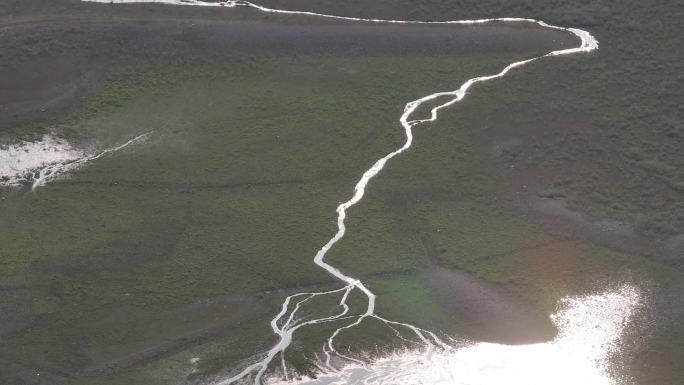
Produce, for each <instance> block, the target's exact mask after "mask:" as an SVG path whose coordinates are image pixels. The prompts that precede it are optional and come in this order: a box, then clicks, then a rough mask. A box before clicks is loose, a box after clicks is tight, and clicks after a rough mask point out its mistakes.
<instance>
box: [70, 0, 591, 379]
mask: <svg viewBox="0 0 684 385" xmlns="http://www.w3.org/2000/svg"><path fill="white" fill-rule="evenodd" d="M83 1H88V2H96V3H106V4H110V3H115V4H123V3H162V4H174V5H185V6H203V7H248V8H253V9H255V10H258V11H261V12H267V13H278V14H288V15H302V16H310V17H320V18H328V19H337V20H348V21H356V22H367V23H394V24H453V25H469V24H485V23H492V22H506V23H527V24H536V25H538V26H541V27H543V28H549V29H555V30H562V31H567V32H569V33H572V34H574V35H575V36H577V38H578V39H579V42H580V44H579V45H578V46H577V47H575V48H570V49H563V50H557V51H552V52H549V53H547V54H545V55H541V56H538V57H533V58H530V59H526V60H522V61H517V62H514V63H511V64H509V65H507V66H506V67H504V68H503V69H502V70H501V71H499V72H498V73H495V74H489V75H483V76H478V77H475V78H472V79H468V80H467V81H466V82H465V83H463V84H462V85H461V86H460V87H458V88H457V89H454V90H451V91H441V92H435V93H433V94H430V95H426V96H423V97H421V98H419V99H416V100H413V101H410V102H408V103H407V104H406V105H405V106H404V111H403V113H402V115H401V116H400V117H399V122H400V124H401V126H402V127H403V129H404V132H405V135H406V141H405V142H404V144H403V145H402V146H401V147H399V148H397V149H396V150H394V151H392V152H390V153H389V154H386V155H385V156H383V157H382V158H380V159H378V160H377V161H376V162H375V163H374V164H373V165H372V166H371V167H370V168H368V169H367V170H366V171H365V172H364V173H363V175H362V176H361V178H360V179H359V181H358V182H357V183H356V185H355V187H354V193H353V195H352V196H351V198H350V199H349V200H347V201H346V202H343V203H341V204H340V205H339V206H337V209H336V212H337V232H336V233H335V234H334V235H333V236H332V237H331V238H330V239H329V240H328V242H327V243H326V244H325V245H323V246H322V247H321V248H320V250H318V252H317V253H316V254H315V256H314V258H313V261H314V263H315V264H316V265H318V266H319V267H321V268H322V269H324V270H325V271H327V272H328V273H329V274H330V275H332V276H333V277H335V278H336V279H337V280H339V281H340V282H341V283H342V285H343V286H342V287H340V288H339V289H336V290H331V291H323V292H306V293H297V294H294V295H291V296H289V297H287V298H286V299H285V301H284V302H283V303H282V306H281V310H280V312H279V313H278V314H276V315H275V317H274V318H273V319H272V320H271V323H270V324H271V329H272V331H273V333H275V334H276V335H277V336H278V337H279V341H278V343H277V344H275V346H273V347H272V348H271V349H270V350H269V351H268V352H267V353H266V354H265V355H264V356H263V358H262V359H261V360H259V361H258V362H255V363H253V364H252V365H249V366H248V367H246V368H244V370H242V371H241V372H239V373H237V374H236V375H234V376H233V377H231V378H228V379H225V380H222V381H219V382H217V385H230V384H233V383H237V382H239V381H242V380H246V379H247V378H248V377H249V376H252V375H253V376H254V384H255V385H260V384H262V383H264V382H265V381H266V379H265V375H266V372H267V370H268V368H269V367H270V365H271V363H272V362H273V361H274V360H275V359H276V357H280V364H281V365H282V366H283V368H282V370H283V377H284V378H285V380H286V381H289V379H288V378H287V377H288V369H287V367H286V361H285V359H284V353H285V350H286V349H287V348H288V346H289V345H290V343H291V341H292V338H293V335H294V333H295V332H297V331H298V330H299V329H302V328H304V327H308V326H313V325H316V324H322V323H329V322H341V321H347V323H346V325H344V326H341V327H339V328H337V329H336V330H334V331H333V332H332V334H331V335H330V336H329V337H328V339H327V342H326V344H325V346H324V347H323V354H324V357H325V358H324V360H322V362H321V370H322V371H329V372H333V373H335V372H338V369H337V368H335V367H333V362H332V361H331V360H332V357H333V356H337V357H340V358H342V359H344V360H347V361H348V362H349V363H350V364H349V365H350V366H349V367H350V368H354V367H365V366H366V364H367V363H365V362H363V361H361V360H359V359H357V358H353V357H349V356H346V355H344V354H343V353H342V352H340V351H338V350H337V349H336V348H335V338H336V337H337V336H338V335H339V334H340V333H341V332H343V331H345V330H348V329H351V328H354V327H356V326H358V325H360V324H361V323H362V322H363V321H364V320H365V319H368V318H374V319H377V320H379V321H381V322H384V323H385V324H386V325H388V327H392V328H394V327H402V328H406V329H407V330H408V331H410V333H412V334H413V335H414V336H415V338H417V339H418V340H419V341H420V342H421V343H422V345H423V348H422V349H421V353H420V355H421V356H422V357H425V359H426V360H429V359H430V358H431V357H433V356H434V355H435V353H437V356H440V357H441V356H442V353H444V352H450V351H452V350H453V348H452V347H450V346H449V345H448V344H447V343H446V342H445V341H442V340H441V339H440V338H439V337H438V336H437V335H436V334H435V333H433V332H430V331H428V330H424V329H421V328H419V327H417V326H414V325H410V324H406V323H402V322H397V321H392V320H389V319H385V318H383V317H381V316H380V315H378V314H376V312H375V304H376V295H375V294H374V293H373V292H372V291H371V290H370V289H368V288H367V287H366V285H365V284H364V283H363V282H362V281H361V280H359V279H356V278H354V277H351V276H349V275H347V274H345V273H344V272H342V271H340V270H339V269H338V268H336V267H335V266H333V265H331V264H329V263H328V262H326V259H325V256H326V254H327V253H328V251H329V250H330V249H331V248H332V247H333V246H334V245H335V244H336V243H337V242H338V241H340V240H341V239H342V238H343V237H344V235H345V232H346V225H345V218H346V216H347V211H348V210H349V209H351V208H352V207H353V206H354V205H356V204H357V203H358V202H359V201H361V199H363V197H364V194H365V189H366V186H367V185H368V183H369V182H370V181H371V179H373V178H374V177H375V176H376V175H378V174H379V173H380V172H381V171H382V170H383V168H384V167H385V165H386V164H387V162H388V161H389V160H391V159H392V158H394V157H395V156H397V155H399V154H401V153H402V152H404V151H406V150H408V149H409V148H410V147H411V144H412V142H413V128H414V127H415V126H417V125H419V124H422V123H427V122H432V121H435V120H436V119H437V117H438V113H439V111H440V110H442V109H443V108H446V107H449V106H451V105H453V104H455V103H457V102H459V101H460V100H462V99H463V98H464V97H465V96H466V94H467V91H468V90H469V89H470V87H472V86H473V85H475V84H477V83H481V82H487V81H491V80H495V79H498V78H501V77H503V76H505V75H506V74H507V73H508V72H510V71H511V70H513V69H514V68H517V67H521V66H524V65H527V64H530V63H532V62H534V61H537V60H540V59H542V58H546V57H551V56H561V55H572V54H579V53H585V52H590V51H593V50H595V49H597V48H598V41H597V40H596V39H595V38H594V37H593V36H592V35H591V34H590V33H589V32H587V31H584V30H581V29H576V28H564V27H559V26H554V25H549V24H547V23H545V22H543V21H539V20H533V19H526V18H492V19H476V20H452V21H440V22H428V21H415V20H382V19H363V18H355V17H344V16H335V15H326V14H319V13H314V12H305V11H288V10H280V9H271V8H266V7H263V6H260V5H258V4H254V3H251V2H248V1H240V0H236V1H222V2H206V1H195V0H83ZM437 99H440V100H445V99H446V101H444V102H441V104H439V105H437V106H435V107H433V108H432V110H431V115H430V117H429V118H426V119H412V115H413V114H414V112H415V111H416V110H417V109H418V108H419V107H421V106H422V105H424V104H426V103H430V102H435V101H436V100H437ZM353 290H359V291H360V292H361V293H363V295H365V298H366V299H367V302H366V310H365V311H364V312H363V313H362V314H357V315H350V314H349V313H350V308H349V305H348V303H347V300H348V298H349V295H350V293H351V292H352V291H353ZM320 296H339V298H340V299H339V307H338V308H339V311H338V312H337V314H334V315H331V316H327V317H322V318H317V319H312V320H307V321H300V322H297V321H295V319H296V314H297V312H298V311H299V310H300V309H301V308H302V306H304V305H305V304H306V302H308V301H310V300H311V299H313V298H315V297H320ZM542 353H543V352H542ZM411 362H413V361H411ZM336 381H337V380H331V381H328V382H326V383H329V384H332V383H378V384H379V383H385V384H395V383H397V384H399V383H401V384H404V383H406V384H408V383H413V382H410V381H407V380H406V379H405V380H401V381H399V380H397V381H399V382H393V381H392V380H391V379H390V380H388V381H385V380H383V379H382V378H379V379H378V378H375V381H364V382H361V381H358V382H354V381H352V380H351V379H350V378H346V379H343V380H341V381H343V382H336ZM321 383H323V382H321ZM417 383H431V384H432V383H445V384H446V383H458V384H460V383H462V382H448V380H447V382H422V380H420V382H417ZM583 384H584V385H587V383H583Z"/></svg>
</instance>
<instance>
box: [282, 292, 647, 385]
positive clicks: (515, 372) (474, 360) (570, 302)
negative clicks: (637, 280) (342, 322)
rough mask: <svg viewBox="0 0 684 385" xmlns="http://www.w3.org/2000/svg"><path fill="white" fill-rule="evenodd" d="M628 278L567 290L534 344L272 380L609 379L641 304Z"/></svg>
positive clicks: (494, 383) (595, 382)
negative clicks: (554, 332) (586, 291)
mask: <svg viewBox="0 0 684 385" xmlns="http://www.w3.org/2000/svg"><path fill="white" fill-rule="evenodd" d="M639 303H640V295H639V293H638V291H637V289H636V288H634V287H633V286H623V287H621V288H619V289H617V290H614V291H609V292H606V293H603V294H598V295H589V296H583V297H576V298H566V299H564V300H562V301H561V304H560V308H559V310H558V311H557V312H556V313H555V314H554V315H552V316H551V319H552V320H553V322H554V323H555V324H556V326H557V327H558V330H559V333H558V336H557V337H556V339H555V340H553V341H551V342H547V343H539V344H532V345H516V346H511V345H499V344H491V343H477V344H471V345H468V346H465V347H461V348H454V349H453V350H451V351H444V352H442V353H438V354H435V355H433V356H432V357H431V358H430V359H429V360H428V359H427V358H426V357H425V354H424V353H423V352H420V351H415V352H404V353H398V354H395V355H391V356H389V357H385V358H382V359H378V360H376V361H374V362H372V363H370V364H368V365H367V366H366V367H363V366H361V365H357V364H354V365H349V366H347V367H344V368H342V370H340V371H339V372H337V373H321V374H320V375H319V376H318V378H317V379H309V378H305V379H301V380H299V381H292V382H283V381H275V382H270V383H269V384H270V385H276V384H277V385H286V384H287V385H294V384H298V385H343V384H345V385H352V384H359V385H360V384H365V385H380V384H383V385H395V384H396V385H419V384H420V385H549V384H553V385H613V384H615V383H616V382H615V381H614V380H613V379H612V378H611V377H610V375H609V374H608V370H607V369H608V359H609V357H610V355H611V353H614V352H616V351H617V349H618V348H619V342H620V337H621V335H622V332H623V329H624V327H625V325H626V323H627V322H628V321H629V319H630V318H631V317H632V315H633V314H634V312H635V310H636V309H637V307H638V306H639Z"/></svg>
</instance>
